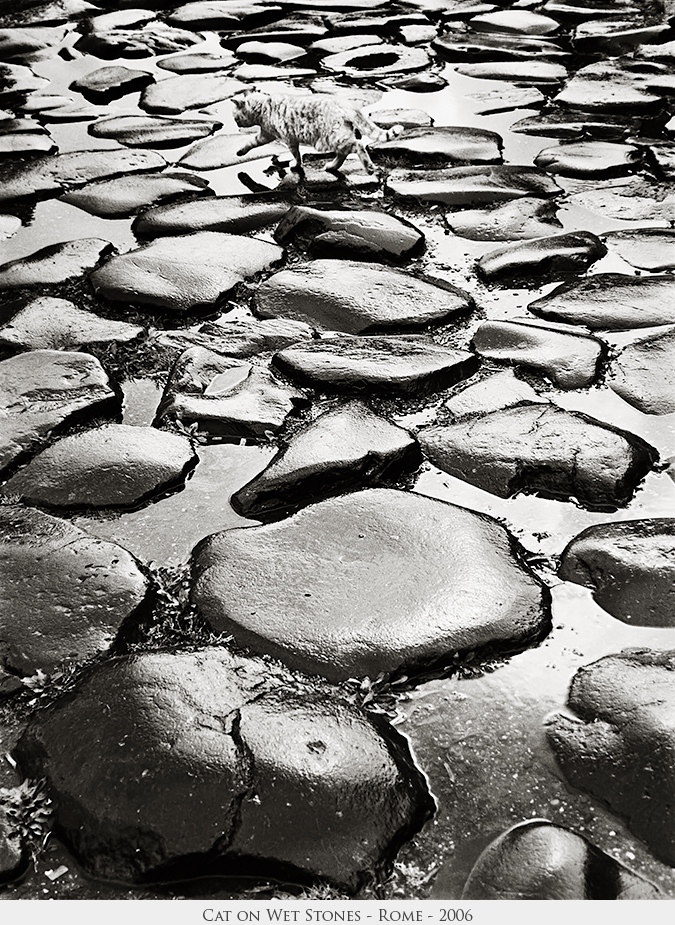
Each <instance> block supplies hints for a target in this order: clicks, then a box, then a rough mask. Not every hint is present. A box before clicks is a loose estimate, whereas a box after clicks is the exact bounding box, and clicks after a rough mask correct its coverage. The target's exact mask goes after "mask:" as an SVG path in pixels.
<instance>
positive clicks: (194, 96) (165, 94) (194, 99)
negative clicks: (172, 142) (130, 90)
mask: <svg viewBox="0 0 675 925" xmlns="http://www.w3.org/2000/svg"><path fill="white" fill-rule="evenodd" d="M243 89H244V84H242V83H241V82H240V81H239V80H235V79H234V78H233V77H228V76H227V75H221V74H179V75H178V76H176V77H167V78H166V79H165V80H160V81H158V82H157V83H154V84H151V85H150V86H148V87H146V88H145V90H143V92H142V93H141V98H140V101H139V104H138V105H139V106H140V107H141V109H145V110H146V111H147V112H159V113H169V114H172V113H182V112H184V111H185V110H186V109H201V107H202V106H210V105H211V104H212V103H220V102H221V101H222V100H226V99H228V98H229V97H231V96H234V94H235V93H238V92H239V91H240V90H243Z"/></svg>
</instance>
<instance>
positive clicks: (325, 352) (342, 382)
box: [273, 334, 478, 395]
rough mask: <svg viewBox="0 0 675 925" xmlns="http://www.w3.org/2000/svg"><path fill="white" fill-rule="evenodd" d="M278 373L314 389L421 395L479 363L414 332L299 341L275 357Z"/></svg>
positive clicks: (467, 373)
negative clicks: (396, 334) (307, 341)
mask: <svg viewBox="0 0 675 925" xmlns="http://www.w3.org/2000/svg"><path fill="white" fill-rule="evenodd" d="M273 363H274V365H275V366H278V367H279V369H281V370H282V372H284V373H286V374H287V375H289V376H291V377H293V378H296V379H298V380H299V381H300V382H302V383H305V384H308V385H312V386H314V387H315V388H319V389H322V390H323V389H326V390H331V391H332V390H336V391H340V392H364V391H365V392H373V393H384V394H387V395H424V394H427V393H429V392H434V391H439V390H440V389H445V388H448V387H449V386H451V385H454V384H455V383H456V382H459V380H461V379H466V378H468V377H469V376H471V375H473V373H474V372H475V371H476V369H477V368H478V359H477V357H475V356H474V355H472V354H470V353H467V352H465V351H463V350H451V349H448V348H446V347H439V345H438V344H436V343H434V341H432V340H431V338H429V337H423V336H421V335H418V334H404V335H398V336H393V335H389V336H377V337H376V336H373V335H370V336H363V337H358V336H353V335H346V334H342V335H337V336H335V337H329V338H324V339H322V340H319V341H314V342H310V343H306V342H299V343H297V344H295V345H293V346H292V347H287V348H286V349H285V350H282V351H281V352H280V353H277V354H276V356H275V357H274V360H273Z"/></svg>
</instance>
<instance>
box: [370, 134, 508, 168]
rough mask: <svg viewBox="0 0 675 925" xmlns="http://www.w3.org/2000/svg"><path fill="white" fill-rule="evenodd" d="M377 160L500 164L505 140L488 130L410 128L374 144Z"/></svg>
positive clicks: (439, 163) (423, 163) (414, 163)
mask: <svg viewBox="0 0 675 925" xmlns="http://www.w3.org/2000/svg"><path fill="white" fill-rule="evenodd" d="M369 151H370V153H371V156H372V158H373V160H374V161H375V163H381V162H386V163H390V162H393V163H402V164H410V165H412V166H414V165H420V166H425V167H426V166H433V165H439V166H440V165H443V164H467V163H468V164H472V163H473V164H499V163H500V162H501V159H502V139H501V136H500V135H498V134H497V133H496V132H490V131H488V130H487V129H479V128H468V127H467V128H464V127H461V126H454V125H453V126H446V125H441V126H436V127H435V128H417V129H408V131H406V132H404V133H403V134H402V135H397V136H396V137H395V138H392V139H390V140H389V141H379V142H377V143H376V144H373V145H370V147H369Z"/></svg>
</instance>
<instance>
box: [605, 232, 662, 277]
mask: <svg viewBox="0 0 675 925" xmlns="http://www.w3.org/2000/svg"><path fill="white" fill-rule="evenodd" d="M602 239H603V241H604V242H605V244H606V245H607V247H608V248H609V249H610V251H612V252H614V253H616V254H618V255H619V256H620V257H622V258H623V259H624V260H625V261H626V263H629V264H630V265H631V266H632V267H637V268H638V269H640V270H651V271H652V272H654V271H657V270H672V269H675V231H672V230H671V229H668V228H636V229H634V230H633V229H630V230H624V231H610V232H608V233H607V234H604V235H603V236H602Z"/></svg>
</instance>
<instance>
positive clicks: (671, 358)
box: [608, 327, 675, 414]
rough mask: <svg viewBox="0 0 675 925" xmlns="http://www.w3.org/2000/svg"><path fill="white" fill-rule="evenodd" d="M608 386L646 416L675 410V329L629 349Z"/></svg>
mask: <svg viewBox="0 0 675 925" xmlns="http://www.w3.org/2000/svg"><path fill="white" fill-rule="evenodd" d="M608 385H609V386H610V388H612V389H614V391H615V392H616V393H617V394H618V395H620V396H621V397H622V398H623V399H624V401H627V402H628V403H629V404H630V405H633V406H634V407H635V408H638V409H639V410H640V411H642V412H643V413H644V414H671V413H672V412H673V411H675V328H674V327H668V328H665V329H664V331H663V332H662V333H658V334H651V335H649V337H642V338H640V339H639V340H634V341H633V343H632V344H629V345H628V346H627V347H625V348H624V349H623V350H622V351H621V353H620V354H619V356H618V357H617V358H616V359H615V360H614V361H613V362H612V364H611V366H610V375H609V379H608Z"/></svg>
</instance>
